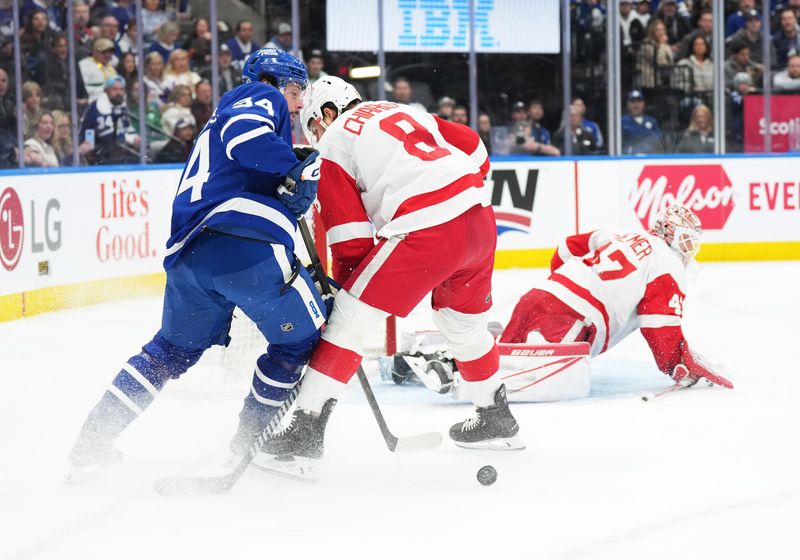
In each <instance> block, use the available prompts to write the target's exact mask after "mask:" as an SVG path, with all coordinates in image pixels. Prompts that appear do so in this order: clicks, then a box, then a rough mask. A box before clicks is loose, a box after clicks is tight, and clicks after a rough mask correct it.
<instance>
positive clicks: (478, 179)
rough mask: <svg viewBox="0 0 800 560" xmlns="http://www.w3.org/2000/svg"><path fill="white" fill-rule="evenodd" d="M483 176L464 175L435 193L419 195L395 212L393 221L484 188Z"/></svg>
mask: <svg viewBox="0 0 800 560" xmlns="http://www.w3.org/2000/svg"><path fill="white" fill-rule="evenodd" d="M483 186H484V183H483V175H482V174H480V173H472V174H470V175H464V176H463V177H461V178H460V179H456V180H455V181H453V182H452V183H450V184H449V185H447V186H446V187H442V188H441V189H437V190H435V191H431V192H427V193H422V194H418V195H416V196H412V197H411V198H409V199H406V200H405V201H404V202H403V203H402V204H401V205H400V206H399V207H398V208H397V210H396V211H395V213H394V216H392V219H395V218H399V217H400V216H404V215H406V214H411V213H412V212H416V211H417V210H422V209H423V208H429V207H431V206H436V205H437V204H441V203H442V202H445V201H447V200H450V199H451V198H454V197H455V196H457V195H459V194H461V193H462V192H464V191H465V190H467V189H469V188H471V187H477V188H479V189H480V188H483Z"/></svg>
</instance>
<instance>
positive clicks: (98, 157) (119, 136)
mask: <svg viewBox="0 0 800 560" xmlns="http://www.w3.org/2000/svg"><path fill="white" fill-rule="evenodd" d="M87 130H93V131H94V144H92V143H91V141H87V139H86V131H87ZM80 143H81V144H80V146H79V147H78V151H79V153H80V154H81V155H83V156H85V157H86V159H87V161H88V162H89V163H90V164H92V165H95V164H116V163H135V162H137V161H139V153H138V147H139V136H138V135H137V134H135V133H134V130H133V127H132V126H131V120H130V117H129V116H128V108H127V106H126V104H125V79H124V78H123V77H122V76H111V77H109V78H108V79H106V81H105V84H104V88H103V91H102V92H101V93H100V95H99V96H98V97H97V99H96V101H94V102H92V103H91V104H90V105H89V108H88V109H87V110H86V114H85V115H84V116H83V122H82V123H81V130H80Z"/></svg>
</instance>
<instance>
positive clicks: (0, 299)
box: [0, 241, 800, 322]
mask: <svg viewBox="0 0 800 560" xmlns="http://www.w3.org/2000/svg"><path fill="white" fill-rule="evenodd" d="M554 252H555V248H553V249H512V250H501V251H497V253H496V254H495V262H494V266H495V268H497V269H507V268H544V267H548V266H550V259H551V258H552V257H553V253H554ZM697 260H699V261H704V262H710V261H785V260H800V241H780V242H767V243H705V244H703V247H702V249H701V250H700V254H699V255H697ZM165 282H166V275H165V274H164V273H163V272H159V273H155V274H147V275H144V276H131V277H128V278H110V279H106V280H93V281H91V282H81V283H77V284H68V285H65V286H54V287H52V288H41V289H39V290H31V291H29V292H24V293H19V294H10V295H5V296H0V322H3V321H13V320H15V319H21V318H23V317H30V316H32V315H38V314H40V313H46V312H49V311H59V310H61V309H69V308H72V307H80V306H83V305H93V304H96V303H104V302H107V301H114V300H120V299H126V298H132V297H141V296H153V295H161V294H162V293H163V291H164V284H165Z"/></svg>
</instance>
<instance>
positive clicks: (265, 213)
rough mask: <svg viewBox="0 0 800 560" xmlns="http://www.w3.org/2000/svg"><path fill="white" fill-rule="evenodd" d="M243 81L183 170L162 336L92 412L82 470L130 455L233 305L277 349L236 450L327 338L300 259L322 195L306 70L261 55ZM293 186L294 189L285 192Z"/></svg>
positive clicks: (256, 382) (261, 376) (260, 377)
mask: <svg viewBox="0 0 800 560" xmlns="http://www.w3.org/2000/svg"><path fill="white" fill-rule="evenodd" d="M242 75H243V81H244V82H245V83H243V84H242V85H240V86H238V87H237V88H235V89H233V90H231V91H229V92H228V93H226V94H225V95H224V96H223V97H222V99H221V100H220V103H219V106H218V107H217V108H216V110H215V111H214V114H213V115H212V117H211V119H210V120H209V122H208V124H206V126H205V127H204V128H203V130H202V131H201V132H200V134H199V135H198V137H197V139H196V140H195V143H194V147H193V149H192V152H191V155H190V156H189V161H188V162H187V163H186V166H185V167H184V170H183V173H182V175H181V179H180V183H179V185H178V188H177V192H176V195H175V200H174V202H173V207H172V229H171V237H170V238H169V240H168V242H167V251H166V257H165V259H164V268H165V269H166V271H167V285H166V290H165V293H164V306H163V315H162V322H161V329H160V330H159V331H158V333H157V334H156V335H155V337H154V338H153V339H152V340H151V341H150V342H148V343H147V344H146V345H145V346H144V347H143V348H142V351H141V352H140V353H139V354H137V355H135V356H133V357H131V358H130V359H129V360H128V361H127V363H125V364H124V365H123V366H122V370H121V371H120V372H119V373H118V374H117V375H116V377H114V379H113V380H112V381H111V384H110V386H109V387H108V389H107V391H106V392H105V394H104V395H103V397H102V398H101V399H100V402H98V403H97V405H96V406H95V407H94V409H93V410H92V411H91V412H90V414H89V417H88V418H87V420H86V422H85V424H84V425H83V428H82V429H81V432H80V435H79V436H78V439H77V441H76V443H75V445H74V446H73V448H72V450H71V452H70V455H69V461H70V463H71V464H72V466H73V467H75V470H76V471H78V472H77V473H76V474H80V473H81V472H82V471H86V470H90V469H92V468H94V467H96V466H98V465H100V464H103V463H106V462H109V461H112V460H115V459H117V458H119V457H120V455H121V454H120V453H119V452H118V451H117V450H116V449H115V448H114V446H113V443H112V442H113V439H114V438H116V437H117V436H118V435H119V434H120V433H121V432H122V430H123V429H125V427H126V426H128V424H130V423H131V422H132V421H133V420H134V419H135V418H136V417H137V416H138V415H139V414H141V413H142V411H143V410H144V409H145V408H146V407H147V406H148V405H149V404H150V403H151V402H152V401H153V399H154V398H155V397H156V396H157V395H158V393H159V391H161V389H162V388H163V387H164V384H165V383H166V382H167V381H168V380H169V379H177V378H178V377H179V376H180V375H181V374H183V373H184V372H186V370H187V369H188V368H190V367H191V366H192V365H194V364H195V363H196V362H197V360H198V359H199V358H200V356H201V355H202V353H203V352H204V351H205V350H206V349H207V348H209V347H210V346H212V345H214V344H226V342H227V340H228V329H229V327H230V322H231V317H232V313H233V309H234V306H239V307H240V308H241V309H242V310H243V311H244V312H245V313H246V314H247V316H248V317H249V318H250V319H252V320H253V321H254V322H255V323H256V325H258V328H259V330H260V331H261V332H262V333H263V334H264V336H265V337H266V339H267V341H268V342H269V347H268V348H267V349H266V353H265V354H263V355H262V356H260V357H259V358H258V360H257V362H256V364H255V371H254V373H253V382H252V385H251V387H250V392H249V394H248V395H247V397H246V398H245V401H244V406H243V408H242V410H241V412H240V414H239V420H240V421H239V428H238V430H237V433H236V435H235V436H234V438H233V441H232V442H231V450H232V451H234V453H238V454H243V453H244V452H245V451H246V449H247V447H248V446H249V445H250V443H251V442H252V441H253V440H254V439H255V437H257V436H258V434H260V432H261V430H262V428H263V427H264V426H266V424H267V423H268V422H269V420H270V419H271V418H272V416H273V415H274V413H275V411H276V410H277V409H278V408H279V407H280V405H281V404H282V403H283V402H284V400H285V399H286V398H287V397H288V395H289V393H290V392H291V390H292V389H293V388H294V386H295V384H296V383H297V382H298V380H299V379H300V375H301V372H302V369H303V367H304V366H305V364H306V362H307V361H308V358H309V356H310V354H311V351H312V349H313V347H314V345H315V344H316V342H317V340H318V339H319V329H320V327H321V326H322V324H323V322H324V320H325V307H324V304H323V302H322V300H321V298H320V296H319V294H318V293H317V291H316V289H315V288H314V282H313V280H312V279H311V277H310V276H309V274H308V272H307V271H306V269H305V268H303V266H302V265H301V264H300V263H299V261H298V260H297V259H296V257H295V255H294V234H295V231H296V228H297V216H299V215H302V214H303V213H305V212H306V210H307V209H308V208H309V206H310V204H311V202H312V201H313V200H314V197H315V196H316V180H317V178H318V176H319V172H318V162H317V161H316V159H315V158H316V153H314V154H312V155H311V156H308V157H307V158H306V159H305V160H304V161H301V162H298V157H297V156H295V153H294V152H293V151H292V119H293V117H294V116H295V115H296V114H297V113H298V111H299V110H300V109H301V108H302V94H303V90H304V89H305V88H306V86H307V84H308V76H307V72H306V68H305V66H304V65H303V63H302V62H300V61H299V60H298V59H296V58H295V57H294V56H292V55H291V54H289V53H286V52H283V51H279V50H277V49H268V48H265V49H261V50H259V51H256V52H254V53H253V54H252V55H250V57H249V58H248V59H247V61H246V62H245V66H244V68H243V71H242ZM291 181H294V183H295V188H293V189H290V190H289V189H280V187H281V186H282V185H284V183H287V182H291ZM279 190H280V192H279ZM290 191H291V192H290Z"/></svg>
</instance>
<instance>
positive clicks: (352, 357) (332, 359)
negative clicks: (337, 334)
mask: <svg viewBox="0 0 800 560" xmlns="http://www.w3.org/2000/svg"><path fill="white" fill-rule="evenodd" d="M361 358H362V357H361V356H359V355H358V354H356V353H355V352H353V351H352V350H347V349H346V348H342V347H341V346H337V345H335V344H333V343H330V342H328V341H327V340H325V339H324V338H323V339H322V340H320V341H319V344H318V345H317V348H316V349H315V350H314V354H313V355H312V356H311V361H310V362H309V364H308V366H309V367H312V368H314V369H315V370H317V371H318V372H320V373H323V374H325V375H327V376H328V377H331V378H333V379H335V380H336V381H341V382H342V383H347V382H348V381H350V378H351V377H353V374H354V373H355V372H356V370H357V369H358V366H359V365H360V364H361Z"/></svg>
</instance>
